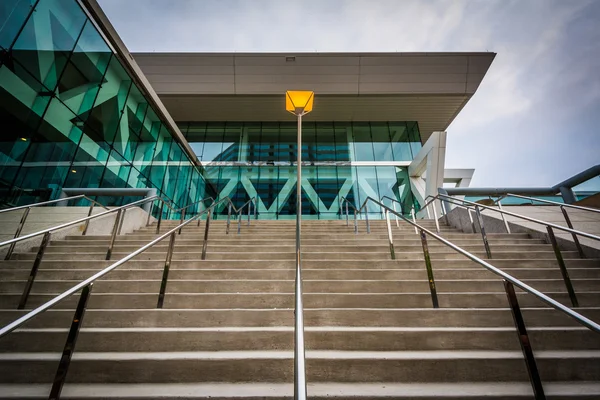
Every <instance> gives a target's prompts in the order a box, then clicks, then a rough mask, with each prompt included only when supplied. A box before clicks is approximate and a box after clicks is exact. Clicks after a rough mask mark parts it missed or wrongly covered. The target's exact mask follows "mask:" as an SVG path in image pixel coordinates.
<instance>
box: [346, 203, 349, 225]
mask: <svg viewBox="0 0 600 400" xmlns="http://www.w3.org/2000/svg"><path fill="white" fill-rule="evenodd" d="M348 220H349V216H348V200H346V226H348Z"/></svg>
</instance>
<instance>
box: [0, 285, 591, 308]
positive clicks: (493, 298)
mask: <svg viewBox="0 0 600 400" xmlns="http://www.w3.org/2000/svg"><path fill="white" fill-rule="evenodd" d="M292 290H293V287H292V288H291V289H290V290H289V291H288V292H286V293H167V294H166V296H165V302H164V308H165V309H167V308H177V309H179V308H187V309H213V308H214V309H217V308H218V309H226V308H252V309H257V308H290V309H292V308H293V301H294V294H293V292H292ZM57 294H58V292H57V293H52V294H37V293H32V294H31V295H30V296H29V301H28V303H27V307H28V308H32V307H37V306H39V305H41V304H43V303H44V302H47V301H49V300H50V299H52V298H53V297H54V296H56V295H57ZM545 294H546V295H548V296H550V297H552V298H554V299H555V300H557V301H559V302H561V303H563V304H570V300H569V297H568V295H567V294H566V293H564V292H562V291H561V292H546V293H545ZM20 296H21V293H20V292H18V293H14V294H5V293H0V308H5V309H11V308H16V307H17V304H18V303H19V299H20ZM303 298H304V304H305V307H306V308H361V307H371V308H428V307H431V306H432V301H431V294H430V293H429V292H402V293H400V292H397V293H393V292H387V293H308V292H306V293H305V294H304V296H303ZM577 298H578V300H579V304H580V306H582V307H594V306H596V305H598V304H600V292H580V293H577ZM77 299H78V297H77V296H76V295H74V296H71V297H69V298H68V299H65V300H64V301H63V302H61V303H59V304H57V305H56V306H55V307H57V308H72V307H74V306H75V304H76V302H77ZM157 299H158V290H157V291H156V293H99V292H97V293H94V294H93V295H92V296H91V298H90V300H89V307H90V308H118V309H121V308H132V309H143V308H154V307H156V303H157ZM438 299H439V304H440V307H442V308H446V307H450V308H455V307H484V308H485V307H493V308H496V307H505V306H506V295H505V294H504V293H501V292H479V293H477V292H473V293H448V292H438ZM519 303H520V305H521V306H522V307H543V306H544V303H542V302H541V301H540V300H538V299H537V298H536V297H534V296H532V295H530V294H527V293H519Z"/></svg>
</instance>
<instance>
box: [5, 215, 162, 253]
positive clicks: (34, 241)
mask: <svg viewBox="0 0 600 400" xmlns="http://www.w3.org/2000/svg"><path fill="white" fill-rule="evenodd" d="M88 211H89V207H37V208H32V209H31V211H30V212H29V216H28V218H27V221H26V223H25V226H24V227H23V231H22V232H21V235H20V236H24V235H26V234H29V233H34V232H39V231H42V230H45V229H48V228H51V227H53V226H57V225H60V224H64V223H67V222H69V221H74V220H77V219H80V218H85V217H87V213H88ZM105 211H106V210H104V209H101V208H95V209H94V215H96V214H100V213H102V212H105ZM116 214H117V213H116V212H115V213H113V214H109V215H105V216H102V217H98V218H95V219H92V220H91V221H90V224H89V227H88V231H87V235H110V234H111V232H112V228H113V226H114V223H115V218H116ZM22 215H23V210H17V211H13V212H7V213H3V214H0V241H2V242H4V241H6V240H10V239H12V238H13V237H14V234H15V231H16V229H17V226H18V224H19V221H20V219H21V216H22ZM147 219H148V213H146V212H145V211H144V210H142V209H141V208H137V207H134V208H131V209H128V210H127V211H126V212H125V219H124V221H123V225H122V227H121V234H122V235H124V234H126V233H130V232H133V231H135V230H137V229H140V228H142V227H144V226H146V221H147ZM150 221H151V222H154V221H155V219H154V217H151V218H150ZM84 227H85V224H84V223H80V224H77V225H74V226H71V227H68V228H65V229H61V230H59V231H56V232H53V233H52V239H54V240H57V239H62V238H64V237H65V236H71V235H81V234H82V232H83V229H84ZM42 236H43V235H39V236H37V237H35V238H31V239H27V240H24V241H21V242H18V243H17V245H16V247H15V250H14V251H15V252H25V251H29V250H30V249H31V248H33V247H37V246H39V245H40V243H41V241H42ZM7 249H8V246H3V247H2V248H0V256H1V257H4V256H5V255H6V252H7Z"/></svg>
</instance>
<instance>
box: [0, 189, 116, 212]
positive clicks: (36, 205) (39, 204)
mask: <svg viewBox="0 0 600 400" xmlns="http://www.w3.org/2000/svg"><path fill="white" fill-rule="evenodd" d="M75 199H86V200H89V201H91V202H92V203H95V204H97V205H99V206H100V207H102V208H104V209H106V210H108V207H105V206H104V205H102V204H101V203H99V202H98V201H96V200H94V199H91V198H89V197H88V196H86V195H84V194H80V195H77V196H71V197H65V198H62V199H56V200H49V201H43V202H41V203H32V204H25V205H23V206H18V207H12V208H3V209H1V210H0V214H2V213H5V212H10V211H16V210H22V209H24V208H33V207H41V206H45V205H47V204H54V203H60V202H63V201H69V200H75Z"/></svg>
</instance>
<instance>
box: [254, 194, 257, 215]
mask: <svg viewBox="0 0 600 400" xmlns="http://www.w3.org/2000/svg"><path fill="white" fill-rule="evenodd" d="M254 219H258V198H257V197H255V198H254Z"/></svg>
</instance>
